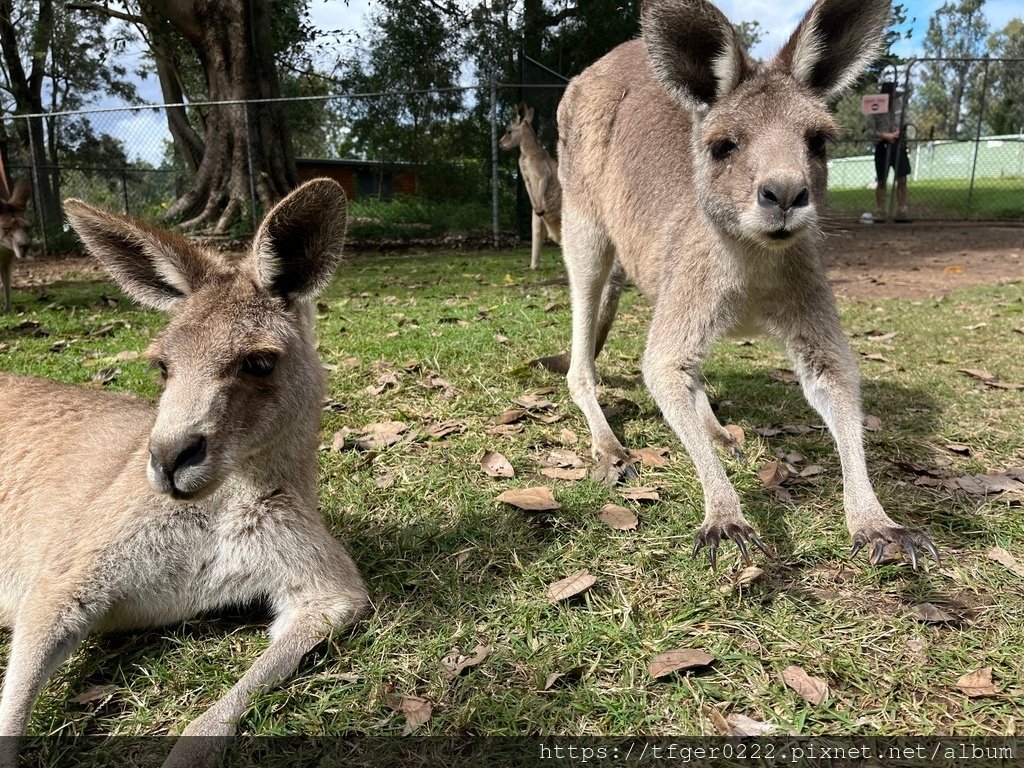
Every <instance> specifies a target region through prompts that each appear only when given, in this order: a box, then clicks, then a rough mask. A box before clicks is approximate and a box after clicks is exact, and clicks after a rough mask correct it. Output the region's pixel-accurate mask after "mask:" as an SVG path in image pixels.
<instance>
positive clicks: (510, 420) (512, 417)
mask: <svg viewBox="0 0 1024 768" xmlns="http://www.w3.org/2000/svg"><path fill="white" fill-rule="evenodd" d="M524 416H526V409H525V408H509V409H508V410H506V411H502V412H501V413H499V414H498V415H497V416H495V417H494V420H493V422H492V423H493V424H496V425H499V426H500V425H502V424H514V423H515V422H517V421H519V420H520V419H522V418H523V417H524Z"/></svg>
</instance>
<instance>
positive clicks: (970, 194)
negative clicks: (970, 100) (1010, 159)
mask: <svg viewBox="0 0 1024 768" xmlns="http://www.w3.org/2000/svg"><path fill="white" fill-rule="evenodd" d="M989 63H990V62H989V59H985V74H984V76H983V77H982V78H981V104H980V106H979V107H978V129H977V130H976V131H975V133H974V160H973V161H972V162H971V185H970V186H969V187H968V188H967V216H968V218H970V216H971V212H972V211H973V210H974V175H975V173H977V171H978V147H979V146H980V145H981V123H982V121H983V120H984V119H985V97H986V96H988V65H989Z"/></svg>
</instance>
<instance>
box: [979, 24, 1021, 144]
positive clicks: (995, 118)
mask: <svg viewBox="0 0 1024 768" xmlns="http://www.w3.org/2000/svg"><path fill="white" fill-rule="evenodd" d="M988 49H989V52H990V54H991V55H992V56H993V57H994V58H1000V59H1017V61H999V62H995V63H994V64H993V70H992V72H990V74H989V79H990V81H991V84H992V90H991V92H990V94H989V95H988V104H987V107H986V110H985V111H986V119H987V123H988V129H989V130H990V131H992V132H993V133H996V134H1006V133H1020V132H1022V131H1024V20H1022V19H1020V18H1016V19H1010V21H1009V23H1007V25H1006V26H1005V27H1003V28H1002V29H1001V30H999V31H998V32H995V33H993V35H992V37H990V38H989V41H988Z"/></svg>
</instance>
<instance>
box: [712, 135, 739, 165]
mask: <svg viewBox="0 0 1024 768" xmlns="http://www.w3.org/2000/svg"><path fill="white" fill-rule="evenodd" d="M737 149H739V146H738V145H737V144H736V142H735V141H733V140H732V139H718V140H717V141H713V142H711V144H710V145H709V146H708V151H709V152H710V153H711V157H713V158H714V159H715V160H726V159H728V158H729V157H730V156H731V155H732V154H733V153H734V152H735V151H736V150H737Z"/></svg>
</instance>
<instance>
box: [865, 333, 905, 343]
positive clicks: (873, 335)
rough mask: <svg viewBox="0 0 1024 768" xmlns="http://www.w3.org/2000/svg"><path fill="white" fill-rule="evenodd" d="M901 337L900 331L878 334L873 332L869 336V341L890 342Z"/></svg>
mask: <svg viewBox="0 0 1024 768" xmlns="http://www.w3.org/2000/svg"><path fill="white" fill-rule="evenodd" d="M898 335H899V331H893V332H891V333H878V332H875V331H871V332H869V333H868V334H867V339H868V341H889V340H890V339H894V338H896V337H897V336H898Z"/></svg>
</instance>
